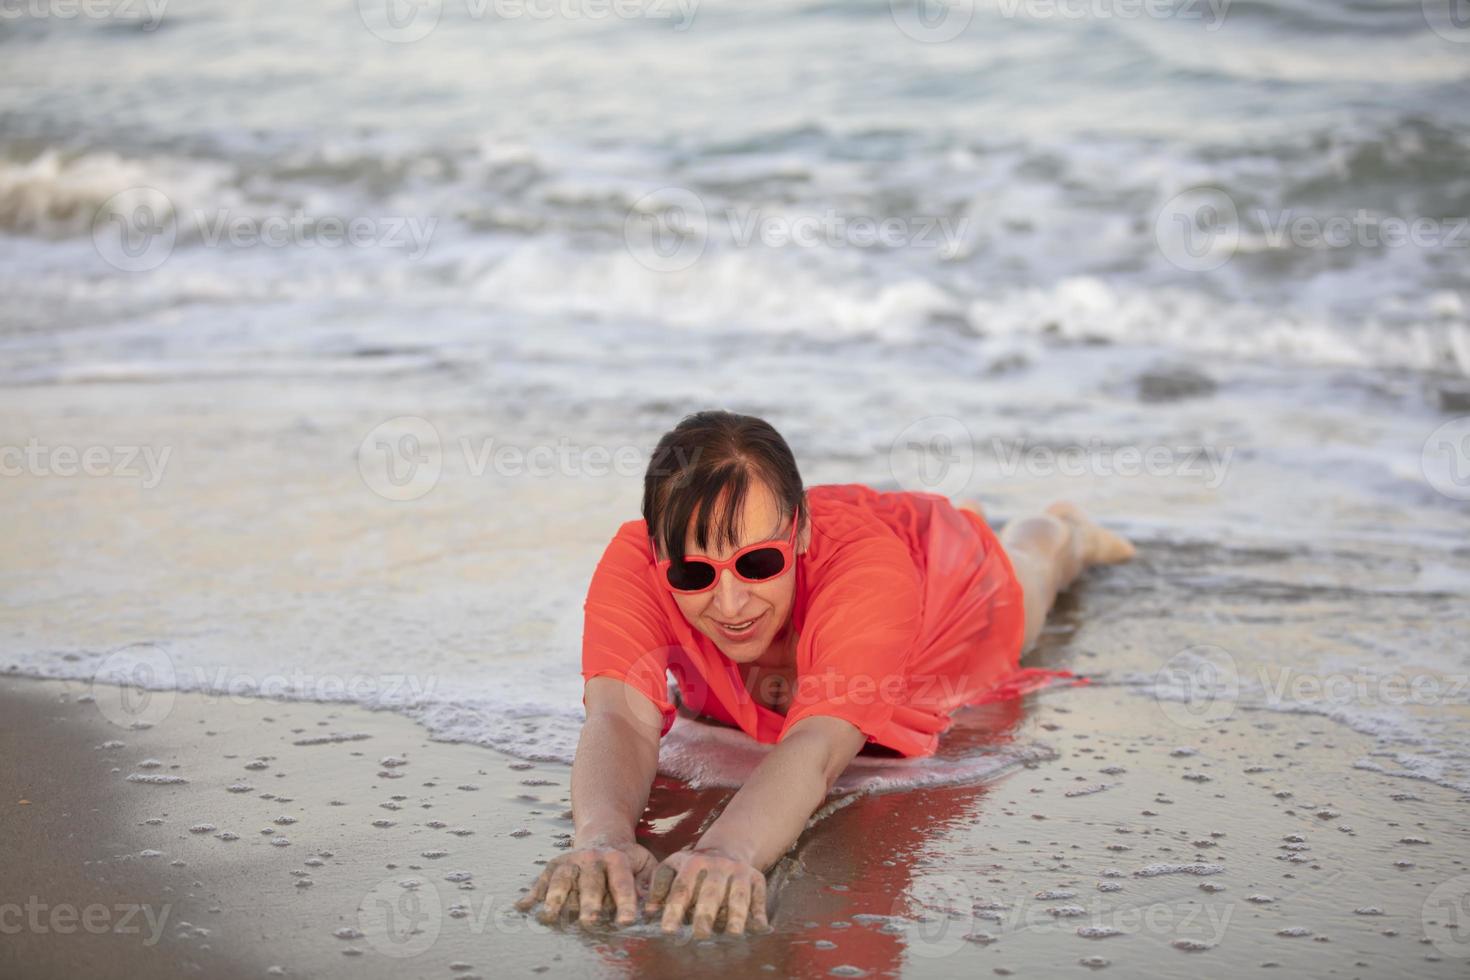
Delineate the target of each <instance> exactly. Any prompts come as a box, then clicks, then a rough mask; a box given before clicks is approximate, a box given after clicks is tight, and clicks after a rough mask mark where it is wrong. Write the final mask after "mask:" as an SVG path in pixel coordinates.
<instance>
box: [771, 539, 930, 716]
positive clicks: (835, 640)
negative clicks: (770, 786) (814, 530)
mask: <svg viewBox="0 0 1470 980" xmlns="http://www.w3.org/2000/svg"><path fill="white" fill-rule="evenodd" d="M833 561H834V562H835V563H837V564H836V566H834V567H833V568H832V569H829V570H828V573H827V575H826V576H824V581H823V582H822V584H821V585H820V586H819V587H818V588H816V589H814V591H813V593H812V596H811V599H810V601H809V604H808V606H807V613H806V622H805V623H804V624H803V625H802V637H801V641H800V642H801V643H802V644H803V645H805V644H806V643H808V642H810V644H811V646H810V648H809V657H808V658H806V659H803V658H800V657H798V668H797V670H798V677H797V681H796V690H794V691H793V692H792V699H791V704H790V707H789V708H788V709H787V712H786V724H785V726H784V728H783V730H782V732H781V737H782V738H784V737H785V735H786V732H788V731H790V730H791V726H793V725H794V724H796V723H797V722H798V721H800V720H801V719H803V718H806V717H809V716H811V715H830V716H832V717H835V718H841V719H843V720H844V721H848V722H851V723H852V724H853V725H854V726H856V727H857V728H858V729H859V730H861V731H862V733H863V734H864V735H866V736H868V740H869V741H874V740H875V739H876V737H877V736H878V734H879V733H880V732H881V731H882V730H883V728H884V727H885V726H887V725H888V722H889V720H890V719H891V718H892V716H893V709H894V707H895V706H896V705H898V704H903V703H904V702H905V699H906V694H907V690H908V681H909V678H908V677H907V668H908V664H909V656H910V653H911V651H912V649H913V646H914V644H915V643H916V642H917V640H918V639H919V636H920V631H921V627H922V623H923V603H924V599H923V583H922V581H921V579H920V576H919V572H918V570H917V569H916V568H915V567H914V563H913V560H912V558H910V556H909V552H908V549H907V547H906V546H905V545H904V544H903V543H902V542H901V541H898V540H896V539H894V540H887V539H879V538H873V539H867V540H863V541H857V542H849V543H848V544H847V545H846V546H844V549H843V553H842V554H839V555H834V556H833ZM808 638H810V639H808Z"/></svg>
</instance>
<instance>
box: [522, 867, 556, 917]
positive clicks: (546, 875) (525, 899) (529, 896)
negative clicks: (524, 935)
mask: <svg viewBox="0 0 1470 980" xmlns="http://www.w3.org/2000/svg"><path fill="white" fill-rule="evenodd" d="M550 882H551V868H546V869H544V870H543V871H542V872H541V874H539V875H537V877H536V880H535V881H534V882H532V883H531V890H530V891H529V892H527V893H526V894H524V895H522V896H521V897H520V898H518V899H516V908H518V909H520V910H521V911H522V912H524V911H526V910H527V909H529V908H530V907H531V906H533V905H535V904H536V903H537V902H539V901H541V900H542V899H543V898H545V897H546V886H547V884H549V883H550Z"/></svg>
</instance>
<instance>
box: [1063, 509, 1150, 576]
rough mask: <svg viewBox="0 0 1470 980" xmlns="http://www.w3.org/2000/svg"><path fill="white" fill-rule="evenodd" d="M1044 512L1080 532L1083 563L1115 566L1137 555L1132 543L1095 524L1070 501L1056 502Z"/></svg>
mask: <svg viewBox="0 0 1470 980" xmlns="http://www.w3.org/2000/svg"><path fill="white" fill-rule="evenodd" d="M1046 512H1047V513H1048V514H1051V515H1052V516H1054V517H1060V518H1061V519H1062V520H1064V521H1066V522H1067V523H1069V524H1071V525H1072V526H1073V527H1076V528H1077V529H1078V530H1080V531H1081V532H1082V541H1083V561H1085V562H1086V563H1087V564H1089V565H1116V564H1118V563H1119V562H1124V561H1127V560H1128V559H1130V558H1132V557H1133V556H1134V555H1135V554H1137V552H1138V549H1137V548H1135V547H1133V542H1132V541H1129V540H1128V539H1127V538H1125V537H1123V536H1122V535H1121V534H1114V533H1113V532H1112V531H1109V530H1108V529H1107V528H1105V527H1101V526H1099V525H1098V524H1096V523H1095V522H1094V521H1093V520H1092V518H1090V517H1088V516H1087V515H1086V514H1084V513H1083V512H1082V508H1081V507H1078V506H1077V505H1076V504H1074V503H1072V502H1071V501H1070V500H1058V501H1056V502H1055V503H1053V504H1048V505H1047V507H1046Z"/></svg>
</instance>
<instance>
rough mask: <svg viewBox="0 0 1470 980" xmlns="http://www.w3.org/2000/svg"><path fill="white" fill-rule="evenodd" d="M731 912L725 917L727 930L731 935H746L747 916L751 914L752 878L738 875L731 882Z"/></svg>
mask: <svg viewBox="0 0 1470 980" xmlns="http://www.w3.org/2000/svg"><path fill="white" fill-rule="evenodd" d="M729 908H730V914H729V916H728V917H727V918H726V919H725V932H726V934H728V935H731V936H743V935H745V917H746V916H747V915H749V914H750V878H749V877H747V876H746V875H738V876H737V877H736V878H735V880H734V881H732V882H730V904H729Z"/></svg>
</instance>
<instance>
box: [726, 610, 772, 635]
mask: <svg viewBox="0 0 1470 980" xmlns="http://www.w3.org/2000/svg"><path fill="white" fill-rule="evenodd" d="M764 615H765V613H761V615H760V616H755V617H753V618H751V619H747V620H743V621H741V622H739V623H722V622H720V621H719V620H718V619H717V620H715V625H716V626H718V627H719V628H720V632H722V633H724V634H725V635H726V636H730V637H740V636H748V635H749V634H751V633H753V632H754V631H755V625H756V623H758V622H760V619H761V616H764Z"/></svg>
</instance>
